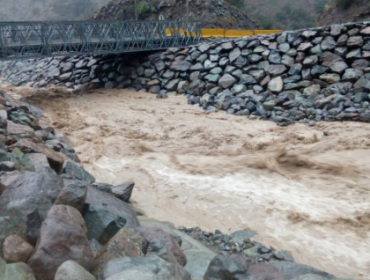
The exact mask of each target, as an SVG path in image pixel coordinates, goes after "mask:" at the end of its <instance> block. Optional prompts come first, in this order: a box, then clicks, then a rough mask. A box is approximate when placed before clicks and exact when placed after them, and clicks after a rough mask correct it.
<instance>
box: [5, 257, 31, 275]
mask: <svg viewBox="0 0 370 280" xmlns="http://www.w3.org/2000/svg"><path fill="white" fill-rule="evenodd" d="M2 270H3V271H2ZM0 275H1V280H35V276H34V275H33V272H32V269H31V268H30V267H29V266H28V265H27V264H25V263H12V264H7V265H4V266H3V268H1V259H0Z"/></svg>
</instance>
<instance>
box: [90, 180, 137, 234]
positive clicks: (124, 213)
mask: <svg viewBox="0 0 370 280" xmlns="http://www.w3.org/2000/svg"><path fill="white" fill-rule="evenodd" d="M85 204H86V206H87V207H88V206H94V207H97V208H104V209H105V210H106V211H108V212H110V213H112V214H114V215H116V216H118V217H122V218H123V219H125V220H126V223H125V226H126V227H131V228H135V227H138V226H139V225H140V223H139V221H138V219H137V216H136V214H135V211H134V210H133V209H132V208H131V206H130V205H129V204H127V203H125V202H123V201H122V200H120V199H118V198H117V197H115V196H114V195H112V194H109V193H106V192H102V191H100V190H98V189H97V188H95V187H93V186H88V191H87V197H86V201H85Z"/></svg>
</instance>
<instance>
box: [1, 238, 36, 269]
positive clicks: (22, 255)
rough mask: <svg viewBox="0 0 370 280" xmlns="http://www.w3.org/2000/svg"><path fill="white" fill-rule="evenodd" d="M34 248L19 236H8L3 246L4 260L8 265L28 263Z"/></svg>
mask: <svg viewBox="0 0 370 280" xmlns="http://www.w3.org/2000/svg"><path fill="white" fill-rule="evenodd" d="M33 249H34V248H33V246H32V245H31V244H29V243H28V242H26V241H24V240H23V239H22V238H21V237H19V236H17V235H10V236H8V237H7V238H6V239H5V241H4V245H3V255H4V260H5V261H6V262H7V263H18V262H27V260H28V258H29V257H30V256H31V254H32V252H33Z"/></svg>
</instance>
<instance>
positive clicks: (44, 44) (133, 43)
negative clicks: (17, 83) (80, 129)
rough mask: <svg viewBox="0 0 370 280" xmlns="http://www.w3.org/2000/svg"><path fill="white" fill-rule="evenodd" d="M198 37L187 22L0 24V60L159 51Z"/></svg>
mask: <svg viewBox="0 0 370 280" xmlns="http://www.w3.org/2000/svg"><path fill="white" fill-rule="evenodd" d="M168 30H171V32H170V34H169V33H168ZM184 30H186V32H183V31H184ZM201 36H202V33H201V29H200V23H199V22H191V21H183V22H181V21H84V22H81V21H68V22H0V58H7V59H10V58H20V57H23V58H27V57H40V56H58V55H79V54H106V53H124V52H137V51H149V50H161V49H166V48H169V47H174V46H176V47H177V46H186V45H190V44H196V43H198V42H199V40H200V39H201Z"/></svg>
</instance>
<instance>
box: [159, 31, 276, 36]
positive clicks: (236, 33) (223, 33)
mask: <svg viewBox="0 0 370 280" xmlns="http://www.w3.org/2000/svg"><path fill="white" fill-rule="evenodd" d="M172 32H173V31H172V30H171V29H166V34H167V36H171V34H172ZM281 32H283V30H237V29H202V37H203V38H211V37H214V38H241V37H245V36H255V35H266V34H276V33H281ZM185 33H187V34H189V32H185V30H183V29H181V30H180V34H182V35H185ZM192 35H193V36H196V35H195V34H192Z"/></svg>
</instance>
